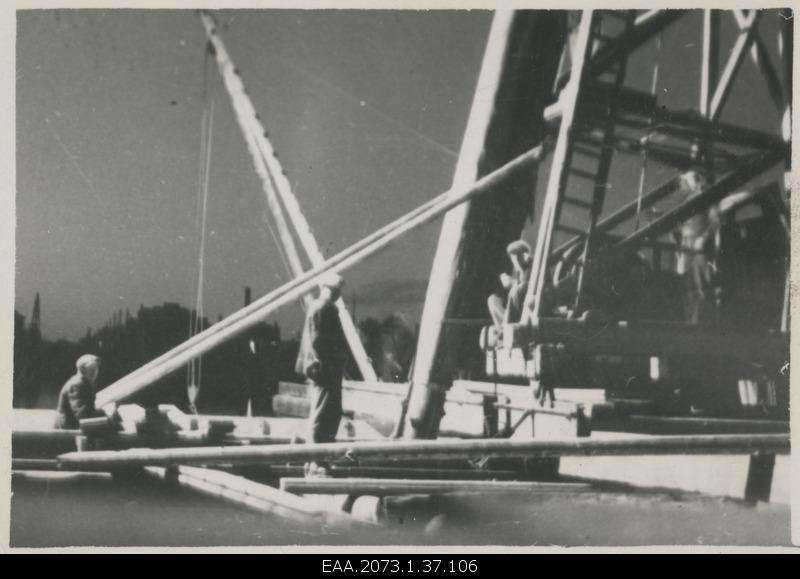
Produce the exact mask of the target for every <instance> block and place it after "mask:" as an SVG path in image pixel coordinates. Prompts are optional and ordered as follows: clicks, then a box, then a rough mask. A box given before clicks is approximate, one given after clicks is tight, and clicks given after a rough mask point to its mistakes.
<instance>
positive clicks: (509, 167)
mask: <svg viewBox="0 0 800 579" xmlns="http://www.w3.org/2000/svg"><path fill="white" fill-rule="evenodd" d="M541 157H542V147H536V148H534V149H532V150H530V151H528V152H526V153H523V154H522V155H520V156H518V157H516V158H515V159H514V160H513V161H511V162H509V163H507V164H505V165H504V166H503V167H501V168H500V169H498V170H497V171H493V172H492V173H490V174H489V175H486V176H485V177H482V178H481V179H480V180H478V181H477V182H476V183H472V184H470V185H465V186H463V187H459V188H454V189H452V190H450V191H448V192H446V193H444V194H443V195H441V196H439V197H437V198H436V199H435V200H434V201H433V202H429V203H427V204H425V206H424V207H425V209H424V210H421V209H419V208H418V209H415V210H414V211H411V212H409V213H407V214H406V215H404V216H402V217H400V218H399V219H397V220H395V221H393V222H392V223H390V224H389V225H387V226H385V227H382V228H381V229H379V230H378V231H376V232H375V233H373V234H371V235H368V236H367V237H365V238H364V239H362V240H361V241H359V242H357V243H355V244H353V245H351V246H350V247H348V248H347V249H345V250H343V251H341V252H339V253H338V254H336V255H335V256H333V257H331V258H329V259H328V260H327V261H325V263H324V264H323V265H321V266H316V267H313V268H312V269H310V270H309V271H307V272H305V273H304V274H303V275H301V276H299V277H297V278H295V279H293V280H291V281H290V282H288V283H286V284H284V285H283V286H281V287H279V288H278V289H276V290H274V291H272V292H270V293H268V294H267V295H265V296H263V297H261V298H259V299H258V300H256V301H254V302H253V303H252V304H250V305H249V306H247V307H244V308H242V309H241V310H239V311H238V312H236V313H234V314H232V315H231V316H228V317H227V318H225V319H223V320H222V321H220V322H218V323H216V324H214V325H213V326H211V327H209V328H207V329H206V330H204V331H203V332H201V333H199V334H197V335H196V336H194V337H193V338H191V339H190V340H187V341H186V342H184V343H183V344H181V345H179V346H177V347H175V348H173V349H172V350H170V351H168V352H166V353H165V354H163V355H161V356H159V357H158V358H157V359H156V360H154V361H153V362H151V363H150V364H148V366H149V368H148V369H147V371H140V372H138V373H136V375H134V376H126V377H123V378H121V379H120V380H118V381H117V382H115V383H114V384H111V385H110V386H108V387H107V388H105V389H104V390H101V391H100V392H98V394H97V399H96V403H97V405H98V406H99V407H103V406H105V405H107V404H110V403H114V402H119V401H121V400H124V399H125V398H129V397H130V396H132V395H134V394H136V393H137V392H139V391H141V390H143V389H145V388H147V387H149V386H150V385H152V384H154V383H155V382H157V381H158V380H160V379H162V378H164V377H165V376H168V375H169V374H171V373H172V372H175V371H176V370H178V369H180V368H181V367H182V366H183V365H184V364H186V362H187V361H189V360H191V359H192V358H194V357H196V356H198V355H201V354H204V353H206V352H208V351H209V350H211V349H213V348H215V347H217V346H218V345H220V344H222V343H223V342H225V341H226V340H229V339H230V338H232V337H233V336H236V335H238V334H239V333H241V332H244V331H246V330H248V329H249V328H251V327H253V326H255V325H256V324H259V323H260V322H261V321H262V320H263V319H264V318H265V317H266V316H268V315H270V314H271V313H273V312H275V311H277V310H278V309H279V308H281V307H283V306H285V305H286V304H288V303H291V302H292V301H294V300H296V299H298V298H299V297H300V296H303V295H305V294H306V293H308V292H309V291H312V290H313V289H314V288H315V287H316V285H317V281H318V278H319V276H321V275H322V274H324V273H326V272H328V271H334V272H339V271H343V270H345V269H347V268H349V267H352V266H353V265H355V264H357V263H360V262H362V261H364V260H365V259H366V258H368V257H370V256H372V255H374V254H375V253H378V252H379V251H381V250H383V249H384V248H386V247H388V246H389V245H390V244H392V243H393V242H394V241H396V240H397V239H399V238H401V237H403V236H404V235H406V234H407V233H408V232H410V231H413V230H414V229H417V228H419V227H421V226H422V225H425V224H427V223H429V222H431V221H433V220H434V219H437V218H438V217H440V216H441V215H443V214H445V213H447V212H448V211H449V210H450V209H452V208H453V207H456V206H458V205H460V204H462V203H464V202H466V201H469V200H470V199H472V198H474V197H477V196H479V195H485V194H487V193H489V192H491V191H495V190H496V189H498V187H500V186H501V185H502V184H503V183H504V182H507V181H508V180H511V179H515V178H518V177H519V176H520V175H523V174H525V173H526V172H527V171H531V170H532V168H533V167H534V166H535V165H536V164H537V163H538V162H539V160H540V159H541Z"/></svg>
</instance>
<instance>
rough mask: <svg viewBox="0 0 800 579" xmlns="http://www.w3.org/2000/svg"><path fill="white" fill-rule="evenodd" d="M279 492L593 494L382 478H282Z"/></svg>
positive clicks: (577, 488)
mask: <svg viewBox="0 0 800 579" xmlns="http://www.w3.org/2000/svg"><path fill="white" fill-rule="evenodd" d="M280 488H281V490H282V491H286V492H288V493H294V494H334V495H338V494H348V495H350V494H352V495H370V496H379V497H380V496H389V495H408V494H426V495H427V494H444V493H463V492H467V493H514V492H516V493H520V492H522V493H526V494H545V493H546V494H551V493H581V492H592V491H593V489H592V486H591V485H589V484H585V483H574V482H569V483H562V482H556V483H550V482H519V481H476V480H408V479H381V478H327V479H306V478H282V479H281V482H280Z"/></svg>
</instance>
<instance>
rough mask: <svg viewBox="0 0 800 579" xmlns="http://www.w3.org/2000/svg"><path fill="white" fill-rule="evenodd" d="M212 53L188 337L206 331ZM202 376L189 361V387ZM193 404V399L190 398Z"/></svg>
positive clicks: (197, 364) (202, 132)
mask: <svg viewBox="0 0 800 579" xmlns="http://www.w3.org/2000/svg"><path fill="white" fill-rule="evenodd" d="M209 56H210V53H209V51H208V50H206V51H205V60H204V65H203V114H202V117H201V125H200V163H199V167H198V182H197V213H196V219H195V227H196V229H199V239H198V257H197V285H196V287H195V288H194V293H193V302H194V304H193V305H194V308H193V310H192V311H191V313H190V315H189V337H190V338H191V337H193V336H194V335H195V334H198V333H200V332H202V331H203V329H204V328H203V315H204V308H203V289H204V285H205V250H206V227H207V223H208V194H209V183H210V180H211V139H212V135H213V124H214V100H213V95H212V93H211V90H210V86H209V84H210V82H211V81H210V75H209V71H208V69H209V66H210V59H209ZM201 378H202V360H201V358H199V357H198V358H197V359H194V360H192V361H191V362H190V363H189V372H188V374H187V378H186V379H187V387H196V388H199V386H200V381H201ZM190 403H191V405H192V406H194V401H193V400H190Z"/></svg>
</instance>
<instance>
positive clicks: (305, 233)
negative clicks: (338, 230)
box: [200, 11, 378, 382]
mask: <svg viewBox="0 0 800 579" xmlns="http://www.w3.org/2000/svg"><path fill="white" fill-rule="evenodd" d="M200 19H201V21H202V24H203V29H204V30H205V33H206V36H207V38H208V41H209V42H210V43H211V45H212V46H213V47H214V55H215V57H216V61H217V65H218V67H219V72H220V75H221V76H222V79H223V81H224V83H225V88H226V89H227V90H228V94H229V96H230V98H231V103H232V104H233V108H234V111H235V112H236V118H237V120H238V122H239V127H240V128H241V130H242V133H243V134H244V138H245V141H246V142H247V147H248V150H249V151H250V154H251V156H252V157H253V162H254V164H255V166H256V172H257V173H258V175H259V177H261V179H262V181H268V183H264V192H265V193H266V194H267V200H268V202H269V207H270V210H271V211H272V213H273V215H274V216H275V221H276V223H277V224H278V232H279V234H280V239H281V242H282V243H283V245H284V247H285V248H286V253H287V257H288V261H289V265H290V267H291V269H292V272H293V274H294V276H295V277H297V276H298V275H300V274H302V273H303V265H302V263H301V261H300V259H299V257H298V255H297V249H296V248H295V246H294V240H293V238H292V236H291V233H289V229H288V224H287V223H286V219H285V218H284V214H283V211H282V208H281V204H280V203H279V201H278V199H280V201H281V202H282V203H283V207H284V208H285V209H286V214H287V215H288V218H289V221H290V222H291V225H292V226H293V227H294V231H295V233H296V234H297V237H298V239H299V240H300V244H301V246H302V247H303V250H304V251H305V253H306V255H307V256H308V259H309V261H310V262H311V265H312V266H318V265H320V264H322V263H324V262H325V257H324V256H323V255H322V252H321V251H320V249H319V245H318V244H317V240H316V238H315V237H314V234H313V233H312V231H311V227H310V226H309V224H308V221H307V220H306V218H305V216H304V215H303V212H302V210H301V209H300V205H299V203H298V202H297V198H296V197H295V195H294V193H293V192H292V188H291V184H290V183H289V180H288V179H287V178H286V175H285V174H284V170H283V167H282V166H281V164H280V162H279V161H278V158H277V156H276V154H275V149H274V148H273V147H272V144H271V143H270V141H269V139H268V138H267V137H266V132H265V130H264V127H263V126H262V125H261V122H260V121H259V119H258V114H257V113H256V110H255V107H254V106H253V103H252V102H251V100H250V98H249V97H248V96H247V93H246V92H245V89H244V84H243V83H242V80H241V78H240V77H239V74H238V73H237V71H236V67H235V66H234V65H233V61H232V60H231V57H230V55H229V54H228V51H227V49H226V48H225V45H224V44H223V42H222V40H221V38H220V37H219V35H218V34H217V32H216V25H215V23H214V19H213V18H212V17H211V15H210V14H208V13H207V12H205V11H200ZM336 307H337V308H338V310H339V319H340V320H341V322H342V329H343V331H344V335H345V338H346V339H347V343H348V345H349V346H350V350H351V351H352V353H353V357H354V358H355V361H356V364H357V365H358V369H359V371H360V372H361V376H362V377H363V379H364V380H366V381H373V382H374V381H376V380H377V379H378V378H377V376H376V375H375V370H374V369H373V368H372V365H371V364H370V362H369V359H368V357H367V353H366V352H365V351H364V346H363V345H362V344H361V339H360V338H359V335H358V331H357V330H356V327H355V324H354V323H353V320H352V318H351V317H350V314H349V313H348V312H347V308H346V306H345V304H344V301H343V300H342V299H341V298H340V299H339V300H338V301H337V302H336Z"/></svg>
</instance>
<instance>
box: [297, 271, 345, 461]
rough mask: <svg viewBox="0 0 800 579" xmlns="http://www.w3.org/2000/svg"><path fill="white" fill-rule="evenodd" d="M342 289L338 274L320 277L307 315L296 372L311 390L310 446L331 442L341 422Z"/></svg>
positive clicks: (342, 371)
mask: <svg viewBox="0 0 800 579" xmlns="http://www.w3.org/2000/svg"><path fill="white" fill-rule="evenodd" d="M343 285H344V280H343V279H342V278H341V277H340V276H339V275H337V274H328V275H326V276H324V277H322V279H320V293H319V297H318V298H317V299H316V300H314V302H312V303H311V305H310V306H309V307H308V311H307V312H306V323H305V327H304V331H303V341H302V343H301V346H300V354H299V356H298V360H297V368H296V370H297V372H298V373H301V374H304V375H305V376H306V378H307V379H308V382H309V386H310V388H311V394H312V397H311V413H310V416H309V419H310V424H309V426H310V436H309V442H317V443H318V442H334V441H335V440H336V433H337V431H338V430H339V421H340V420H341V418H342V375H343V374H344V367H345V364H346V363H347V358H348V346H347V341H346V340H345V336H344V331H343V330H342V324H341V322H340V321H339V309H338V308H337V306H336V301H337V300H338V299H339V296H340V295H341V291H342V286H343ZM326 472H327V466H326V465H317V464H315V463H309V464H308V465H306V474H310V475H323V474H325V473H326Z"/></svg>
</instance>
